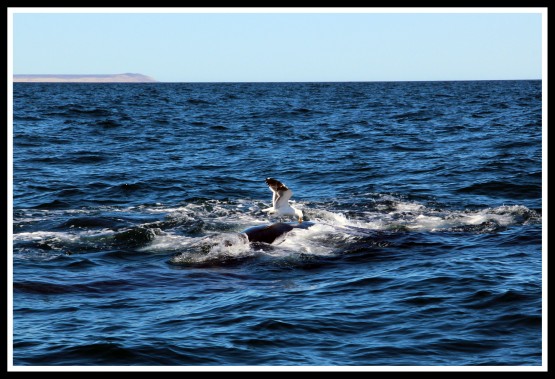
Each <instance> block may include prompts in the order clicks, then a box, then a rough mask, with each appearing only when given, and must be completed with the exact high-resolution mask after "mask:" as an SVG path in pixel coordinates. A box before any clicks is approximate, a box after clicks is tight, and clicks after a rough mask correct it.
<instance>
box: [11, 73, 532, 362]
mask: <svg viewBox="0 0 555 379" xmlns="http://www.w3.org/2000/svg"><path fill="white" fill-rule="evenodd" d="M541 106H542V104H541V82H540V81H492V82H487V81H480V82H402V83H273V84H264V83H252V84H248V83H244V84H216V83H214V84H169V83H167V84H164V83H153V84H23V83H21V84H19V83H16V84H15V85H14V125H13V146H14V154H13V155H14V157H13V194H14V204H13V208H14V217H13V218H14V221H13V245H14V248H13V309H14V312H13V334H14V343H13V356H14V364H15V365H176V366H190V365H234V366H235V365H272V366H274V365H319V366H321V365H363V366H374V365H391V366H401V365H414V366H416V365H457V366H459V365H511V366H512V365H541V363H542V362H541V354H542V349H541V343H542V330H541V324H542V317H541V311H542V303H541V298H542V292H541V282H542V277H541V259H542V257H541V246H542V241H541V231H542V224H541V223H542V202H541V201H542V199H541V188H542V182H541V181H542V179H541V178H542V164H541V163H542V162H541ZM266 177H275V178H278V179H279V180H282V181H284V182H285V183H286V184H287V185H288V186H289V187H291V188H292V189H293V192H294V196H293V200H294V201H295V206H296V207H299V208H301V209H302V210H303V212H304V214H305V217H306V219H308V220H310V221H312V222H314V223H315V225H314V226H313V227H311V228H309V229H307V230H303V229H295V230H293V231H292V232H290V233H289V234H287V235H286V236H284V237H283V238H280V239H279V240H278V241H276V242H275V243H274V244H272V245H268V244H263V243H257V244H249V242H248V241H247V240H246V239H245V238H244V237H243V236H242V235H241V234H240V233H241V231H243V230H245V229H246V228H248V227H251V226H254V225H261V224H269V223H271V222H273V221H277V220H274V219H270V218H268V216H267V215H266V214H265V213H263V212H262V211H261V210H262V209H263V208H266V207H268V206H269V204H270V202H271V192H270V191H269V190H268V188H267V187H266V185H265V183H264V179H265V178H266Z"/></svg>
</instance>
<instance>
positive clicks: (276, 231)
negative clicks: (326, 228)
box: [242, 221, 314, 244]
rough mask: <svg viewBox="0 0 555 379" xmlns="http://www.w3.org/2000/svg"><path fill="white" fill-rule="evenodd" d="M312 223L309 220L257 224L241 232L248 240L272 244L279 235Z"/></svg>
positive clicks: (307, 226) (304, 227) (309, 225)
mask: <svg viewBox="0 0 555 379" xmlns="http://www.w3.org/2000/svg"><path fill="white" fill-rule="evenodd" d="M313 225H314V223H313V222H310V221H303V222H277V223H275V224H270V225H257V226H253V227H250V228H248V229H245V230H244V231H243V232H242V233H243V234H245V235H246V236H247V238H248V239H249V242H251V243H252V242H263V243H268V244H272V243H273V242H274V241H275V240H276V239H278V238H279V237H281V236H283V235H285V234H287V233H289V232H290V231H292V230H294V229H308V228H310V227H311V226H313Z"/></svg>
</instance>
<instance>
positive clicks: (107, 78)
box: [13, 73, 157, 83]
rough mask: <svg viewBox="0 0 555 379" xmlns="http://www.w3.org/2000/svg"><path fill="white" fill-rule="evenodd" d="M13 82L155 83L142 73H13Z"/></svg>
mask: <svg viewBox="0 0 555 379" xmlns="http://www.w3.org/2000/svg"><path fill="white" fill-rule="evenodd" d="M13 81H14V83H155V82H157V80H155V79H153V78H151V77H149V76H146V75H142V74H129V73H126V74H113V75H40V74H39V75H14V76H13Z"/></svg>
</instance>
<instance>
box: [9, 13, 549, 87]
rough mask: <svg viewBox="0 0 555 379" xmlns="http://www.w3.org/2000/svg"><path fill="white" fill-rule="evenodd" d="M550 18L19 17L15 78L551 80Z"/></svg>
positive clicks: (373, 15)
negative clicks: (546, 51)
mask: <svg viewBox="0 0 555 379" xmlns="http://www.w3.org/2000/svg"><path fill="white" fill-rule="evenodd" d="M184 9H186V8H184ZM369 9H370V10H371V9H372V8H369ZM541 21H542V18H541V13H539V10H538V13H493V14H492V13H477V14H476V13H449V14H445V13H426V14H423V13H393V14H392V13H389V14H384V13H353V14H343V13H325V14H315V13H309V14H306V13H302V14H301V13H294V14H284V13H257V14H236V13H219V14H214V13H208V14H206V13H204V14H196V13H194V14H192V13H173V14H159V13H138V14H137V13H135V14H133V13H123V14H122V13H112V14H110V13H104V14H102V13H85V14H75V13H65V14H54V13H17V12H16V13H15V14H14V17H13V73H14V74H117V73H125V72H132V73H141V74H145V75H148V76H151V77H153V78H155V79H156V80H159V81H165V82H196V81H201V82H203V81H208V82H218V81H390V80H392V81H395V80H474V79H476V80H481V79H541V77H542V56H541V54H542V44H541V42H542V28H541Z"/></svg>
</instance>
